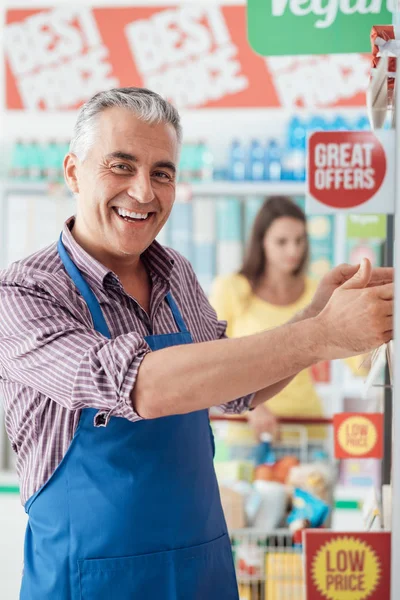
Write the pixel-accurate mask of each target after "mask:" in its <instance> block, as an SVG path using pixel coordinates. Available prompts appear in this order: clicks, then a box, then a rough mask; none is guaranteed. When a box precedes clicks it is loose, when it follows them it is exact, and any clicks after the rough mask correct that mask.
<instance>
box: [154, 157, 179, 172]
mask: <svg viewBox="0 0 400 600" xmlns="http://www.w3.org/2000/svg"><path fill="white" fill-rule="evenodd" d="M153 168H155V169H169V170H170V171H172V172H173V173H176V166H175V164H174V163H173V162H172V161H170V160H159V161H157V162H156V163H154V165H153Z"/></svg>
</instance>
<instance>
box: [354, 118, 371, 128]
mask: <svg viewBox="0 0 400 600" xmlns="http://www.w3.org/2000/svg"><path fill="white" fill-rule="evenodd" d="M354 129H355V130H356V131H371V123H370V122H369V119H368V117H367V116H366V115H362V116H361V117H359V118H358V119H357V121H356V122H355V125H354Z"/></svg>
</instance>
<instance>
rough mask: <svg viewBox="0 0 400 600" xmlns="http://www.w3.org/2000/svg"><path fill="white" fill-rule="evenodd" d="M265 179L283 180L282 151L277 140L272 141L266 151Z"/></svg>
mask: <svg viewBox="0 0 400 600" xmlns="http://www.w3.org/2000/svg"><path fill="white" fill-rule="evenodd" d="M265 179H266V180H267V181H280V180H281V179H282V151H281V148H280V146H279V144H278V142H277V141H276V140H270V141H269V142H268V144H267V147H266V150H265Z"/></svg>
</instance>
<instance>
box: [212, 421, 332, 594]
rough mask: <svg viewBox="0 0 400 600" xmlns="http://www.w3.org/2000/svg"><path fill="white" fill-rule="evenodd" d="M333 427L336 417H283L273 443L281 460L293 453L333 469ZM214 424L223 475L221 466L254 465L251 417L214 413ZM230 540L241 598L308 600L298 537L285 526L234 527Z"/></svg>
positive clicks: (299, 457) (306, 461)
mask: <svg viewBox="0 0 400 600" xmlns="http://www.w3.org/2000/svg"><path fill="white" fill-rule="evenodd" d="M332 423H333V421H332V419H329V418H322V417H321V418H293V419H288V418H284V419H280V420H279V435H278V436H277V438H276V440H275V441H274V443H273V452H274V454H275V457H276V459H277V460H279V458H282V457H283V456H288V455H290V456H296V457H297V458H298V460H299V461H300V463H312V461H314V460H321V457H323V459H324V460H325V461H329V462H330V464H331V466H332V463H333V457H332V448H333V444H332ZM211 424H212V429H213V433H214V437H215V445H216V458H217V462H216V470H217V474H218V465H221V467H223V466H224V465H228V469H229V465H231V464H237V463H240V464H243V465H245V464H249V465H250V464H251V462H252V460H253V459H254V456H255V441H254V439H251V437H249V435H248V428H247V425H246V419H245V417H235V418H234V419H232V418H230V417H227V416H225V415H223V416H221V415H212V416H211ZM246 430H247V431H246ZM318 433H319V434H320V435H319V436H318V435H316V434H318ZM310 434H311V435H310ZM253 464H254V463H253ZM253 468H254V467H253ZM251 472H252V470H251V469H250V468H249V473H251ZM219 475H220V477H221V473H220V474H219ZM242 475H243V474H242ZM231 476H232V473H228V474H227V477H228V479H229V477H231ZM220 477H219V478H220ZM244 478H246V473H245V474H244ZM224 510H225V515H226V517H227V522H228V525H229V523H230V522H231V518H230V517H231V515H229V514H227V512H226V511H227V509H226V506H224ZM232 510H235V507H232ZM230 536H231V543H232V552H233V557H234V562H235V568H236V574H237V579H238V585H239V597H240V600H305V591H304V574H303V553H302V546H301V536H299V534H298V533H297V534H293V533H292V532H291V531H290V530H288V529H281V528H277V529H273V530H270V531H268V530H264V529H259V528H238V529H236V528H230Z"/></svg>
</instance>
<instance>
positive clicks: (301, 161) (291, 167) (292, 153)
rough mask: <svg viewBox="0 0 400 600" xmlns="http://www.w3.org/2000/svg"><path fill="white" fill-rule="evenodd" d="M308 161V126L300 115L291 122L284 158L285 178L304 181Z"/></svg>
mask: <svg viewBox="0 0 400 600" xmlns="http://www.w3.org/2000/svg"><path fill="white" fill-rule="evenodd" d="M305 162H306V128H305V125H304V124H303V122H302V121H301V120H300V119H299V118H298V117H293V118H292V119H291V120H290V122H289V127H288V132H287V144H286V152H285V158H284V165H283V168H284V175H285V179H288V180H291V181H304V179H305V172H306V171H305V168H306V167H305Z"/></svg>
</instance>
